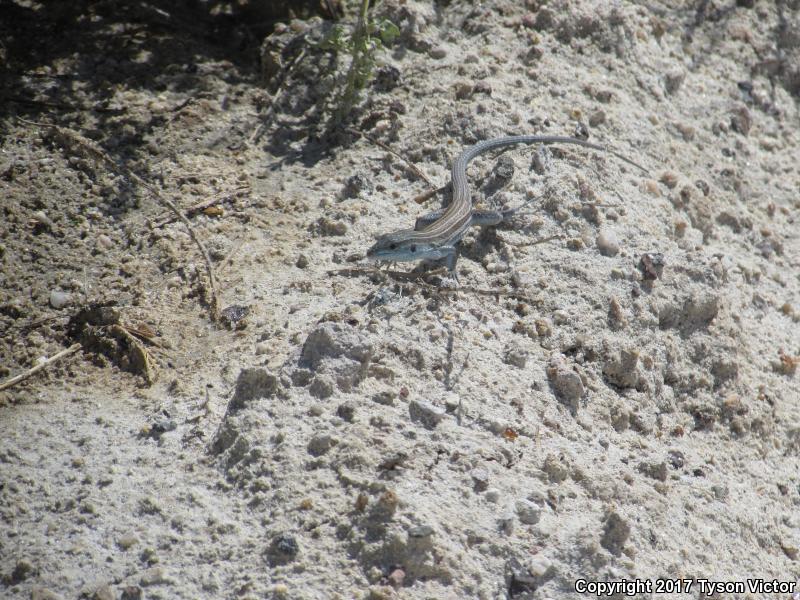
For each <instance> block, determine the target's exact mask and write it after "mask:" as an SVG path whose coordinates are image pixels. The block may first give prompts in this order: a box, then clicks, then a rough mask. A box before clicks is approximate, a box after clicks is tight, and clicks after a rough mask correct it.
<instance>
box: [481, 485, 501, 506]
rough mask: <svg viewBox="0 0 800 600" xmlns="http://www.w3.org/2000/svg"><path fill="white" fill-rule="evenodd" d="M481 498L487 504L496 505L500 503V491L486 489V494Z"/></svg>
mask: <svg viewBox="0 0 800 600" xmlns="http://www.w3.org/2000/svg"><path fill="white" fill-rule="evenodd" d="M483 497H484V498H486V501H487V502H491V503H492V504H497V503H498V502H499V501H500V490H498V489H497V488H488V489H487V490H486V493H484V494H483Z"/></svg>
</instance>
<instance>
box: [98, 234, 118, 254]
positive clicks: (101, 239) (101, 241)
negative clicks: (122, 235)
mask: <svg viewBox="0 0 800 600" xmlns="http://www.w3.org/2000/svg"><path fill="white" fill-rule="evenodd" d="M113 245H114V242H112V241H111V238H110V237H108V236H107V235H106V234H105V233H101V234H100V235H98V236H97V246H98V247H99V248H102V249H103V250H109V249H110V248H111V247H112V246H113Z"/></svg>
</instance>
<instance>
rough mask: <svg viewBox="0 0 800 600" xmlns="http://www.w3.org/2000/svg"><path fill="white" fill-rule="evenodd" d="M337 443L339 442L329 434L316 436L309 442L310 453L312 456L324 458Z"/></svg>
mask: <svg viewBox="0 0 800 600" xmlns="http://www.w3.org/2000/svg"><path fill="white" fill-rule="evenodd" d="M336 443H337V440H336V439H335V438H333V437H332V436H331V435H329V434H327V433H323V434H319V435H315V436H314V437H313V438H311V441H309V442H308V453H309V454H311V455H312V456H322V455H323V454H325V453H326V452H328V450H330V449H331V448H333V446H335V445H336Z"/></svg>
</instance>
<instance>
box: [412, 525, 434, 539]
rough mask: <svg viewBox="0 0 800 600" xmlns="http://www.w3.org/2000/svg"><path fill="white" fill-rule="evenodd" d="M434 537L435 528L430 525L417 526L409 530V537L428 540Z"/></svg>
mask: <svg viewBox="0 0 800 600" xmlns="http://www.w3.org/2000/svg"><path fill="white" fill-rule="evenodd" d="M432 535H433V527H431V526H430V525H417V526H415V527H411V528H409V530H408V537H412V538H426V537H430V536H432Z"/></svg>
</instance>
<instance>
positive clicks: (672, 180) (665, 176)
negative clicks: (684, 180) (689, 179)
mask: <svg viewBox="0 0 800 600" xmlns="http://www.w3.org/2000/svg"><path fill="white" fill-rule="evenodd" d="M660 181H661V183H663V184H664V185H665V186H667V187H668V188H669V189H671V190H672V189H675V186H676V185H678V176H677V175H676V174H675V173H673V172H672V171H665V172H664V173H662V174H661V179H660Z"/></svg>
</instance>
